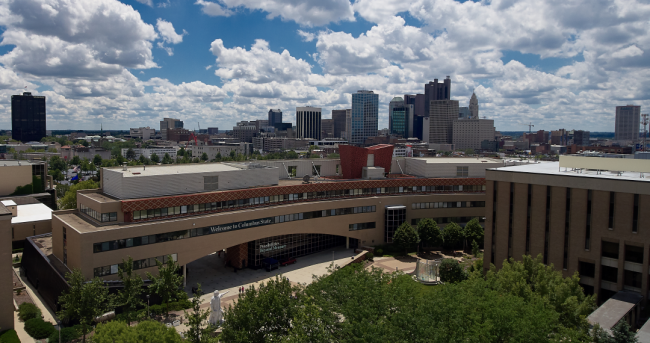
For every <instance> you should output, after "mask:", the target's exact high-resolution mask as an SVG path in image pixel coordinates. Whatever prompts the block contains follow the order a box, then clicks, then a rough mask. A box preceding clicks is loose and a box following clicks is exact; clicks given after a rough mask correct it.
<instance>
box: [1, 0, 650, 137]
mask: <svg viewBox="0 0 650 343" xmlns="http://www.w3.org/2000/svg"><path fill="white" fill-rule="evenodd" d="M648 18H650V0H544V1H540V0H519V1H518V0H481V1H454V0H412V1H408V0H123V1H117V0H0V34H1V37H0V39H1V42H2V43H1V44H0V129H11V122H10V120H11V95H13V94H20V93H22V92H24V91H30V92H32V94H34V95H44V96H46V97H47V127H48V129H50V130H64V129H88V130H95V129H99V127H100V125H102V126H103V128H104V129H105V130H110V129H128V128H130V127H140V126H150V127H154V128H156V129H158V128H159V121H160V120H161V119H162V118H164V117H171V118H178V119H181V120H183V121H184V122H185V127H186V128H189V129H194V128H197V129H198V126H199V125H200V126H201V128H207V127H219V129H221V130H224V129H231V128H232V126H233V125H235V123H236V122H238V121H242V120H255V119H266V118H267V113H268V110H269V109H270V108H274V109H276V108H279V109H281V110H282V112H283V119H284V121H285V122H293V123H294V124H295V108H296V107H301V106H315V107H321V108H322V109H323V118H330V117H331V111H332V110H333V109H344V108H350V106H351V94H352V93H354V92H356V91H357V90H359V89H368V90H373V91H375V92H376V93H378V94H379V102H380V108H379V128H380V129H381V128H385V127H388V103H389V102H390V100H391V99H392V98H393V97H395V96H403V94H415V93H423V92H424V84H425V83H427V82H429V81H432V80H433V79H436V78H437V79H439V80H442V79H444V78H445V77H446V76H450V77H451V79H452V91H451V95H452V99H455V100H459V101H460V106H467V105H468V102H469V98H470V96H471V94H472V91H474V92H475V93H476V95H477V97H478V100H479V106H480V112H479V114H480V116H481V117H486V118H490V119H494V120H495V126H496V128H497V130H502V131H524V130H528V123H533V124H534V125H535V129H545V130H556V129H559V128H565V129H568V130H570V129H583V130H590V131H614V116H615V107H616V106H621V105H627V104H635V105H640V106H641V112H642V113H648V112H650V111H648V107H649V106H650V52H649V53H646V51H649V50H650V21H649V20H648Z"/></svg>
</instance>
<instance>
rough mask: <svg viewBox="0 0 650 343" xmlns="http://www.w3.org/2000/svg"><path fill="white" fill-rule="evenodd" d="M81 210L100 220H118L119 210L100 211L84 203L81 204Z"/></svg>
mask: <svg viewBox="0 0 650 343" xmlns="http://www.w3.org/2000/svg"><path fill="white" fill-rule="evenodd" d="M79 207H80V210H81V212H83V213H85V214H87V215H89V216H91V217H93V218H94V219H95V220H97V221H100V222H116V221H117V212H109V213H99V212H97V211H95V210H93V209H92V208H90V207H88V206H85V205H84V204H81V205H80V206H79Z"/></svg>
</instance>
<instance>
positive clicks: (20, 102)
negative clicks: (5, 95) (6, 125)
mask: <svg viewBox="0 0 650 343" xmlns="http://www.w3.org/2000/svg"><path fill="white" fill-rule="evenodd" d="M45 131H46V115H45V97H44V96H34V95H32V93H30V92H24V93H23V95H12V96H11V138H13V139H15V140H17V141H19V142H23V143H26V142H40V141H41V139H43V137H45V136H46V135H47V134H46V132H45Z"/></svg>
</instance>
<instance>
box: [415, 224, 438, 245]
mask: <svg viewBox="0 0 650 343" xmlns="http://www.w3.org/2000/svg"><path fill="white" fill-rule="evenodd" d="M418 235H419V236H420V240H422V245H423V246H425V247H438V246H441V245H442V243H443V240H442V233H441V232H440V228H438V223H436V222H435V221H433V220H432V219H430V218H425V219H422V220H420V221H419V222H418Z"/></svg>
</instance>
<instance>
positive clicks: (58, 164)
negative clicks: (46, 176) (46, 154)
mask: <svg viewBox="0 0 650 343" xmlns="http://www.w3.org/2000/svg"><path fill="white" fill-rule="evenodd" d="M49 167H50V170H61V171H63V170H66V169H67V163H65V160H64V159H62V158H61V157H59V156H52V157H50V162H49Z"/></svg>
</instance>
